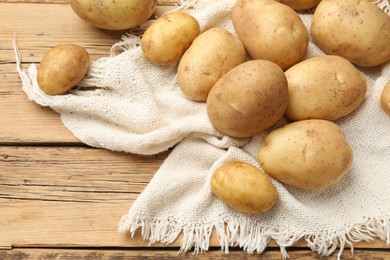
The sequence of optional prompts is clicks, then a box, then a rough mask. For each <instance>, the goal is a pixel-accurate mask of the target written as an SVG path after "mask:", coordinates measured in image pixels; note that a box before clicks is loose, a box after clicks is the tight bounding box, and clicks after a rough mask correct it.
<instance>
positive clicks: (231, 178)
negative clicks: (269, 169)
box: [211, 162, 278, 214]
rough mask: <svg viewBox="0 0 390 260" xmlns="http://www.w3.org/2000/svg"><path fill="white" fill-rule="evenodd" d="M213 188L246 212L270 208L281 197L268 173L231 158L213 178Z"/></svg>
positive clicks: (230, 204)
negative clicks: (230, 161) (232, 160)
mask: <svg viewBox="0 0 390 260" xmlns="http://www.w3.org/2000/svg"><path fill="white" fill-rule="evenodd" d="M211 190H212V192H213V193H214V194H215V196H217V197H218V198H219V199H220V200H222V201H224V202H225V203H227V204H228V205H229V206H230V207H231V208H233V209H235V210H237V211H238V212H241V213H246V214H256V213H261V212H265V211H267V210H269V209H270V208H272V206H273V205H274V204H275V202H276V200H277V197H278V193H277V191H276V189H275V187H274V185H273V184H272V183H271V181H270V180H269V178H268V176H267V175H266V174H265V173H264V172H263V171H261V170H260V169H258V168H256V167H254V166H252V165H250V164H247V163H243V162H232V163H228V164H225V165H223V166H221V167H220V168H218V169H217V170H216V171H215V173H214V174H213V176H212V178H211Z"/></svg>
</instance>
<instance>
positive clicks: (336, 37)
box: [311, 0, 390, 67]
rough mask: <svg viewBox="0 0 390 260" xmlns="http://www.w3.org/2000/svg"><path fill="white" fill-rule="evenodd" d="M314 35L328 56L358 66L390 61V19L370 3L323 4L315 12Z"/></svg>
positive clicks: (340, 0) (336, 0)
mask: <svg viewBox="0 0 390 260" xmlns="http://www.w3.org/2000/svg"><path fill="white" fill-rule="evenodd" d="M311 35H312V37H313V40H314V41H315V43H316V44H317V45H318V46H319V47H320V48H321V49H322V50H324V51H325V52H326V53H328V54H333V55H338V56H342V57H344V58H346V59H348V60H349V61H351V62H352V63H354V64H356V65H358V66H364V67H372V66H376V65H379V64H382V63H385V62H387V61H389V60H390V17H389V16H388V15H387V14H386V13H385V12H383V11H382V10H381V9H380V8H378V7H377V6H376V5H375V4H373V3H370V2H369V1H367V0H323V1H321V3H320V4H319V5H318V6H317V8H316V11H315V12H314V15H313V18H312V24H311Z"/></svg>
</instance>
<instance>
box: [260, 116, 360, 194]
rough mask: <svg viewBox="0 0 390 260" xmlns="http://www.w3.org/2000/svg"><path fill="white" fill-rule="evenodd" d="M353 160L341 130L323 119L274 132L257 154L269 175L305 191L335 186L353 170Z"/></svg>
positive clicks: (301, 122) (302, 122)
mask: <svg viewBox="0 0 390 260" xmlns="http://www.w3.org/2000/svg"><path fill="white" fill-rule="evenodd" d="M352 157H353V155H352V149H351V147H350V146H349V144H348V143H347V141H346V139H345V136H344V133H343V132H342V130H341V129H340V127H339V126H337V125H336V124H335V123H332V122H330V121H327V120H320V119H310V120H303V121H297V122H294V123H290V124H288V125H285V126H283V127H281V128H278V129H276V130H274V131H272V132H271V133H269V134H268V135H267V136H266V137H265V139H264V140H263V142H262V143H261V146H260V148H259V152H258V159H259V162H260V165H261V167H262V168H263V169H264V171H265V172H266V173H268V174H269V175H270V176H271V177H273V178H275V179H277V180H279V181H280V182H283V183H285V184H287V185H290V186H293V187H296V188H300V189H305V190H317V189H324V188H327V187H329V186H331V185H333V184H335V183H336V182H337V181H338V180H339V179H341V178H342V177H343V176H344V175H345V174H346V173H347V172H348V170H349V169H350V167H351V164H352Z"/></svg>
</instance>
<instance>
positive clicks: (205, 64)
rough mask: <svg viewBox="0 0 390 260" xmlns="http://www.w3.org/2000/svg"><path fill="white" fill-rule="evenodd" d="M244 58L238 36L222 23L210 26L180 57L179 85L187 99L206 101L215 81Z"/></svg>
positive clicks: (244, 53)
mask: <svg viewBox="0 0 390 260" xmlns="http://www.w3.org/2000/svg"><path fill="white" fill-rule="evenodd" d="M245 58H246V52H245V48H244V46H243V45H242V43H241V42H240V40H239V39H238V38H237V37H236V36H234V35H233V34H231V33H230V32H228V31H227V30H225V29H224V28H221V27H215V28H212V29H209V30H207V31H205V32H203V33H201V34H200V35H199V36H198V37H197V38H196V39H195V40H194V42H193V43H192V45H191V46H190V47H189V48H188V50H187V51H186V52H185V53H184V55H183V57H182V59H181V60H180V63H179V67H178V70H177V77H178V82H179V85H180V88H181V90H182V91H183V93H184V94H185V96H186V97H187V98H188V99H190V100H193V101H199V102H205V101H206V99H207V95H208V94H209V92H210V89H211V88H212V87H213V86H214V84H215V83H216V82H217V81H218V80H219V79H220V78H221V77H222V76H223V75H224V74H225V73H226V72H228V71H229V70H231V69H233V68H234V67H236V66H237V65H239V64H241V63H243V62H245Z"/></svg>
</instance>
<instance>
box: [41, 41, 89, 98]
mask: <svg viewBox="0 0 390 260" xmlns="http://www.w3.org/2000/svg"><path fill="white" fill-rule="evenodd" d="M88 69H89V55H88V52H87V51H86V50H85V49H84V48H83V47H81V46H79V45H76V44H59V45H57V46H55V47H54V48H52V49H51V50H49V51H48V52H47V53H46V54H45V56H44V57H43V59H42V61H41V63H40V65H39V67H38V74H37V81H38V84H39V87H40V88H41V89H42V91H44V92H45V93H46V94H48V95H61V94H65V93H66V92H67V91H69V90H70V89H72V88H73V87H74V86H76V85H77V84H78V83H79V82H80V81H81V80H82V79H83V78H84V76H85V74H86V73H87V72H88Z"/></svg>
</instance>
